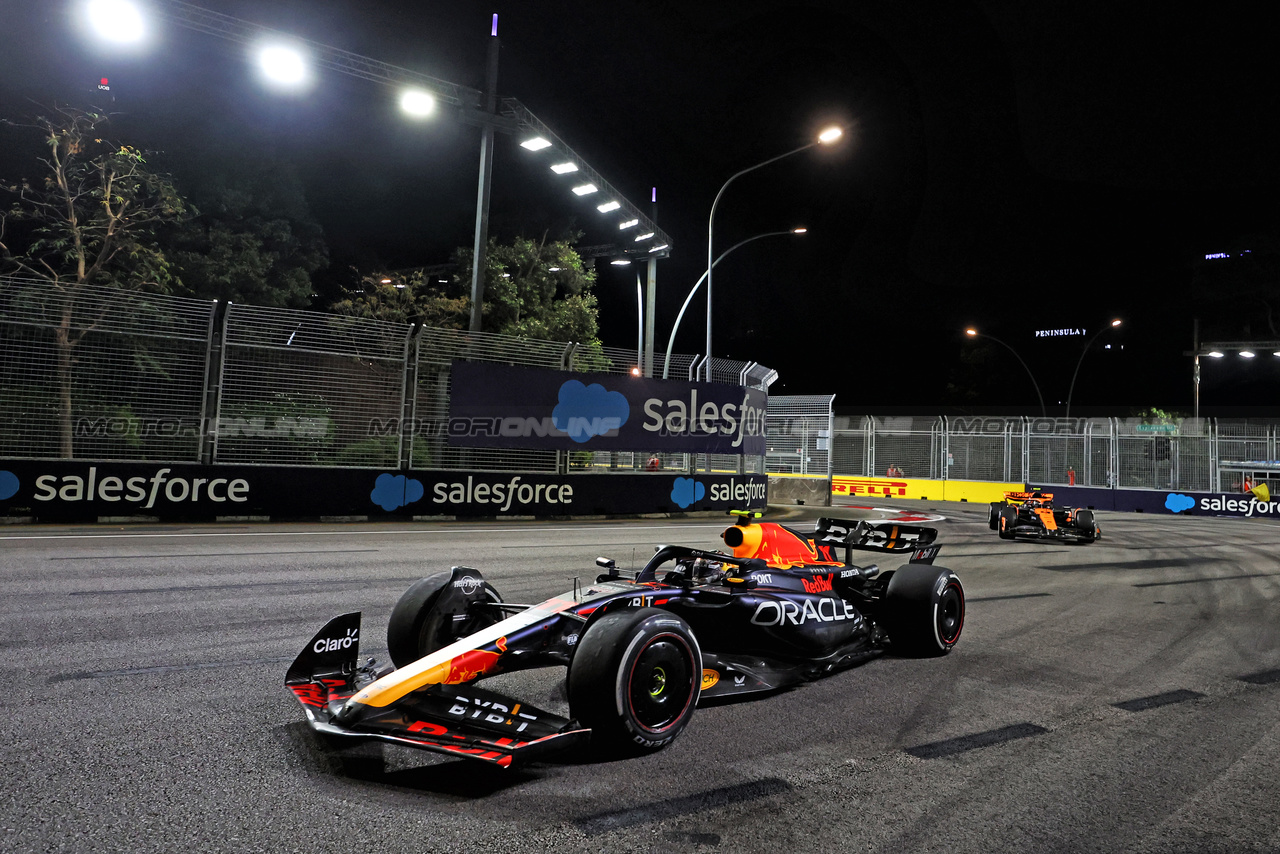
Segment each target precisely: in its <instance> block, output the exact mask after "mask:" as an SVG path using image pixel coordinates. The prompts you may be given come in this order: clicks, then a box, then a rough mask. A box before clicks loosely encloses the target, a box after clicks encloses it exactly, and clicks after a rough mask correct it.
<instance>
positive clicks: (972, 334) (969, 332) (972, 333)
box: [964, 329, 978, 338]
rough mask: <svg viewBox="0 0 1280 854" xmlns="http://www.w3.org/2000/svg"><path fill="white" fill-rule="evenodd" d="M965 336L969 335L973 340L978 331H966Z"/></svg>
mask: <svg viewBox="0 0 1280 854" xmlns="http://www.w3.org/2000/svg"><path fill="white" fill-rule="evenodd" d="M964 334H965V335H968V336H969V337H970V338H972V337H974V336H976V335H977V334H978V330H976V329H966V330H965V331H964Z"/></svg>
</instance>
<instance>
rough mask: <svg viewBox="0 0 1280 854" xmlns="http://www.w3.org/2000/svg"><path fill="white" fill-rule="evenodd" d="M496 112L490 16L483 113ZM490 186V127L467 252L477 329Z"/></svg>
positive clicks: (494, 36)
mask: <svg viewBox="0 0 1280 854" xmlns="http://www.w3.org/2000/svg"><path fill="white" fill-rule="evenodd" d="M497 109H498V16H497V15H496V14H495V15H494V16H493V29H492V30H490V32H489V62H488V71H487V73H486V75H485V91H484V110H485V112H486V113H488V114H489V115H493V114H494V113H495V112H497ZM492 185H493V123H492V122H485V123H484V124H483V125H482V126H481V128H480V180H479V186H478V187H477V188H476V236H475V244H474V246H473V248H472V251H471V326H470V330H471V331H472V332H479V331H480V329H481V318H482V316H483V311H484V268H485V261H486V260H487V258H486V255H487V253H488V251H489V196H490V190H491V188H492Z"/></svg>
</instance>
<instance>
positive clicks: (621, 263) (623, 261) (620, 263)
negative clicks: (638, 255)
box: [609, 258, 631, 267]
mask: <svg viewBox="0 0 1280 854" xmlns="http://www.w3.org/2000/svg"><path fill="white" fill-rule="evenodd" d="M609 263H610V264H612V265H613V266H615V267H627V266H630V265H631V259H630V258H614V259H613V260H612V261H610V262H609Z"/></svg>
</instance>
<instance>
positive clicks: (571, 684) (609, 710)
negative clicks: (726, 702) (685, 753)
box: [568, 608, 702, 755]
mask: <svg viewBox="0 0 1280 854" xmlns="http://www.w3.org/2000/svg"><path fill="white" fill-rule="evenodd" d="M568 689H569V712H570V714H571V715H573V717H575V718H577V720H578V722H579V723H581V724H582V725H583V726H585V727H588V728H590V730H591V740H592V744H593V746H594V747H596V748H597V749H602V750H604V751H605V752H607V753H615V754H623V755H625V754H632V755H634V754H638V753H649V752H652V751H655V750H659V749H661V748H663V747H666V746H667V745H668V744H670V743H671V742H672V741H674V740H675V738H676V736H678V735H680V733H681V732H682V731H683V730H684V728H685V727H686V726H688V725H689V720H690V718H692V717H693V711H694V709H695V708H697V705H698V695H699V693H700V692H701V690H702V649H701V648H700V647H699V646H698V640H697V638H696V637H694V634H693V631H692V630H691V629H690V628H689V625H688V623H686V622H685V621H684V620H683V619H681V618H680V617H679V616H677V615H675V614H672V613H670V612H668V611H662V610H659V609H657V608H638V609H627V610H624V611H618V612H615V613H611V614H605V615H604V616H603V617H601V618H599V619H598V620H596V621H595V622H594V623H592V624H591V625H590V626H588V627H587V630H586V632H585V633H584V634H583V636H582V639H581V640H579V641H578V649H577V651H576V652H575V653H574V655H573V661H572V662H570V664H569V679H568Z"/></svg>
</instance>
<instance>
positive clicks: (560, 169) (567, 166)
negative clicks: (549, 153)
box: [551, 163, 578, 175]
mask: <svg viewBox="0 0 1280 854" xmlns="http://www.w3.org/2000/svg"><path fill="white" fill-rule="evenodd" d="M551 171H552V172H554V173H556V174H557V175H564V174H567V173H569V172H577V171H578V164H577V163H557V164H555V165H554V166H552V167H551Z"/></svg>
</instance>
